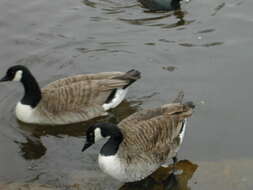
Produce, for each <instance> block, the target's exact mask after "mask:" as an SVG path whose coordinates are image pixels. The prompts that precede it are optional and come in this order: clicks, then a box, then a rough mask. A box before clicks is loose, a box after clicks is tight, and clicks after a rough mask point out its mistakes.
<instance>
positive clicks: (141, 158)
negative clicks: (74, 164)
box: [82, 93, 194, 182]
mask: <svg viewBox="0 0 253 190" xmlns="http://www.w3.org/2000/svg"><path fill="white" fill-rule="evenodd" d="M182 98H183V95H182V93H180V94H179V96H178V98H177V99H176V100H175V101H176V102H173V103H171V104H165V105H162V106H161V107H158V108H153V109H148V110H142V111H139V112H136V113H134V114H132V115H130V116H129V117H127V118H126V119H124V120H122V121H121V122H120V123H119V124H118V126H117V125H115V124H111V123H98V124H95V125H92V126H90V127H89V128H88V130H87V133H86V135H87V138H86V143H85V145H84V147H83V149H82V151H84V150H86V149H87V148H88V147H90V146H91V145H92V144H94V143H95V142H97V141H98V140H100V139H102V138H108V140H107V142H106V143H105V144H104V146H103V147H102V149H101V151H100V153H99V156H98V162H99V166H100V168H101V169H102V170H103V171H104V172H105V173H107V174H109V175H110V176H112V177H113V178H115V179H118V180H120V181H124V182H133V181H139V180H142V179H144V178H145V177H147V176H149V175H150V174H151V173H153V172H154V171H155V170H156V169H158V168H159V167H160V166H163V165H167V164H168V162H169V161H170V159H173V161H174V162H176V154H177V152H178V150H179V148H180V145H181V144H182V142H183V138H184V133H185V128H186V120H187V118H188V117H190V116H191V115H192V112H193V108H194V105H193V103H192V102H187V103H184V104H182V103H179V102H181V101H182Z"/></svg>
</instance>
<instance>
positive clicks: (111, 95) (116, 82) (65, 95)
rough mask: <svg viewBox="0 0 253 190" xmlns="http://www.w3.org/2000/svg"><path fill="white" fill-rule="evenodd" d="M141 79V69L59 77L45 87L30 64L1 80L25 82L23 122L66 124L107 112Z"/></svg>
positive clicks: (10, 71)
mask: <svg viewBox="0 0 253 190" xmlns="http://www.w3.org/2000/svg"><path fill="white" fill-rule="evenodd" d="M139 78H140V72H139V71H137V70H130V71H128V72H101V73H95V74H80V75H75V76H70V77H66V78H63V79H59V80H56V81H54V82H52V83H50V84H48V85H47V86H46V87H44V88H42V89H41V88H40V87H39V84H38V82H37V81H36V79H35V77H34V76H33V75H32V73H31V71H30V70H29V69H28V68H27V67H25V66H23V65H16V66H12V67H10V68H9V69H8V70H7V72H6V75H5V76H4V77H3V78H2V79H1V80H0V82H4V81H19V82H21V83H22V84H23V86H24V96H23V98H22V99H21V101H19V102H18V103H17V105H16V116H17V118H18V119H19V120H20V121H22V122H25V123H34V124H49V125H63V124H71V123H77V122H82V121H86V120H89V119H92V118H95V117H98V116H101V115H106V114H107V111H108V110H109V109H112V108H115V107H116V106H118V105H119V104H120V103H121V102H122V101H123V99H124V98H125V96H126V93H127V90H128V87H129V86H130V85H131V84H132V83H133V82H135V81H136V80H138V79H139Z"/></svg>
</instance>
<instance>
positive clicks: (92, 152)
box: [0, 0, 253, 190]
mask: <svg viewBox="0 0 253 190" xmlns="http://www.w3.org/2000/svg"><path fill="white" fill-rule="evenodd" d="M252 7H253V2H252V1H250V0H206V1H201V0H194V1H190V2H188V3H186V2H183V4H182V10H181V11H176V12H166V13H151V12H148V11H146V10H145V9H143V8H142V7H141V6H140V5H139V4H138V3H137V2H136V1H135V0H127V1H126V0H84V1H80V0H72V1H67V0H61V1H51V0H43V1H42V0H37V1H31V0H12V1H8V0H2V1H1V2H0V50H1V51H0V58H1V64H0V73H1V75H4V73H5V71H6V69H7V68H8V67H10V66H11V65H15V64H24V65H26V66H28V67H29V68H30V69H31V70H32V72H33V73H34V75H35V76H36V78H37V79H38V81H39V83H40V85H41V86H43V85H45V84H47V83H48V82H51V81H53V80H56V79H58V78H60V77H64V76H69V75H73V74H78V73H93V72H100V71H112V70H116V71H127V70H130V69H132V68H134V69H138V70H140V71H141V72H142V74H143V77H142V80H139V81H138V82H137V83H135V84H134V85H133V86H132V87H131V89H130V91H129V93H128V95H127V100H126V101H124V102H123V103H122V104H121V105H120V106H119V107H118V108H116V109H114V110H112V111H111V112H110V115H109V117H101V118H97V119H95V120H92V121H90V122H86V123H83V124H78V125H73V126H64V127H50V126H43V127H39V126H34V125H26V124H22V123H20V122H18V121H16V118H15V116H14V114H13V112H14V106H15V104H16V102H17V101H18V100H19V99H20V98H21V96H22V94H23V89H22V86H21V85H20V84H18V83H5V84H0V89H1V90H0V111H1V115H0V120H1V123H0V142H1V143H0V155H1V156H0V182H1V183H2V184H6V183H9V185H8V187H9V188H11V186H15V185H16V186H22V184H25V183H28V185H26V187H27V188H28V186H31V187H34V189H36V188H37V189H38V188H39V186H40V187H41V186H43V188H45V189H46V188H51V189H53V188H54V189H56V188H58V189H78V188H79V189H80V188H82V189H120V188H121V189H124V190H125V189H134V187H133V186H131V187H129V186H128V185H129V184H122V183H120V182H117V181H115V180H113V179H112V178H110V177H109V176H107V175H105V174H104V173H102V172H101V170H100V169H99V168H98V165H97V153H98V151H99V149H100V147H101V144H99V145H95V146H93V147H92V148H90V149H89V151H87V152H86V153H82V152H81V148H82V145H83V142H84V134H85V129H86V128H87V126H88V125H90V124H91V123H95V122H98V121H111V122H115V123H117V122H119V121H120V120H121V119H123V118H125V117H126V116H128V115H130V114H131V113H133V112H135V111H137V110H140V109H143V108H150V107H155V106H158V105H161V104H165V103H167V102H168V101H170V100H172V99H173V97H174V96H175V95H176V93H177V91H178V90H179V89H183V90H184V91H185V96H186V99H187V100H193V101H194V102H196V104H197V109H196V111H195V113H194V115H193V117H192V118H191V120H190V122H189V125H188V129H187V134H186V137H185V141H184V144H183V146H182V148H181V150H180V152H179V155H178V156H179V158H180V159H181V160H188V161H185V162H183V163H184V164H181V165H180V167H181V169H182V170H183V171H184V172H185V173H184V172H183V174H181V176H180V175H179V176H178V178H179V179H180V180H179V181H180V183H183V184H184V185H183V186H177V187H174V188H177V189H180V190H185V189H192V190H197V189H206V190H209V189H210V190H211V189H241V190H244V189H245V190H249V189H252V187H253V177H252V176H253V172H252V171H253V170H252V160H253V152H252V151H251V149H252V145H253V142H252V138H251V136H252V134H253V128H252V126H251V117H252V107H253V102H252V97H253V96H252V95H253V88H252V70H253V64H252V62H251V60H253V59H252V46H253V45H252V42H253V40H252V31H253V13H252ZM185 174H189V175H185ZM158 176H164V175H158ZM182 176H183V177H182ZM184 176H185V177H184ZM155 179H157V178H155ZM155 179H152V180H153V181H152V180H151V181H149V182H148V183H149V188H150V189H152V188H153V189H164V188H165V187H164V186H162V185H161V184H160V183H159V180H158V182H157V180H155ZM138 185H140V184H138ZM138 185H137V186H136V187H139V186H138ZM141 185H143V184H141ZM144 185H145V184H144ZM23 186H24V185H23ZM8 187H7V186H6V185H5V186H2V187H1V186H0V189H1V188H2V189H7V188H8ZM24 188H25V187H24Z"/></svg>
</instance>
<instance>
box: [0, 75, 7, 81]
mask: <svg viewBox="0 0 253 190" xmlns="http://www.w3.org/2000/svg"><path fill="white" fill-rule="evenodd" d="M6 81H9V78H8V77H7V76H5V77H3V78H1V79H0V82H6Z"/></svg>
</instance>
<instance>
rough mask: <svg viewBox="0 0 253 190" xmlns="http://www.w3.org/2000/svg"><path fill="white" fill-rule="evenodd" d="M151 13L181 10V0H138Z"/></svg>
mask: <svg viewBox="0 0 253 190" xmlns="http://www.w3.org/2000/svg"><path fill="white" fill-rule="evenodd" d="M138 1H139V2H140V3H141V4H142V5H143V7H145V8H147V9H149V10H151V11H171V10H177V9H180V1H181V0H138Z"/></svg>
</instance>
